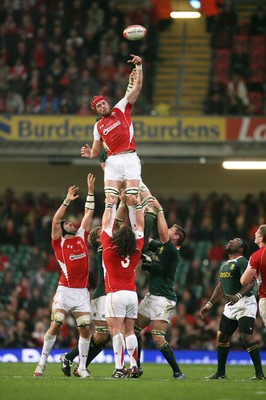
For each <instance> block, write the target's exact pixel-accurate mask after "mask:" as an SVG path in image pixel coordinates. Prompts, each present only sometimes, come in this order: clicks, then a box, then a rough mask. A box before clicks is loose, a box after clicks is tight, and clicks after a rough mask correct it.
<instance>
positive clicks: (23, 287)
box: [16, 276, 30, 308]
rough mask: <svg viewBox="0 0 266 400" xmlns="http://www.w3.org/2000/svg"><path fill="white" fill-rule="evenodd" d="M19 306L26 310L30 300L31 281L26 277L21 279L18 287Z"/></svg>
mask: <svg viewBox="0 0 266 400" xmlns="http://www.w3.org/2000/svg"><path fill="white" fill-rule="evenodd" d="M16 292H17V299H18V305H19V307H20V308H25V307H26V305H27V301H28V299H29V296H30V293H29V279H28V278H27V277H26V276H23V277H22V278H21V281H20V283H19V284H18V285H17V286H16Z"/></svg>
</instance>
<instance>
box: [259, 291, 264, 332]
mask: <svg viewBox="0 0 266 400" xmlns="http://www.w3.org/2000/svg"><path fill="white" fill-rule="evenodd" d="M259 312H260V316H261V319H262V321H263V323H264V325H265V326H266V298H265V297H263V298H261V299H260V300H259Z"/></svg>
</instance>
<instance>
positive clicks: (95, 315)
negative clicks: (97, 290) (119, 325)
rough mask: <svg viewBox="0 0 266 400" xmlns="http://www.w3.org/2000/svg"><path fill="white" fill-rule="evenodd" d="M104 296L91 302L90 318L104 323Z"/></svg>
mask: <svg viewBox="0 0 266 400" xmlns="http://www.w3.org/2000/svg"><path fill="white" fill-rule="evenodd" d="M105 303H106V296H100V297H97V299H93V300H92V301H91V317H92V319H93V320H95V321H106V317H105Z"/></svg>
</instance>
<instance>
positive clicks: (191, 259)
mask: <svg viewBox="0 0 266 400" xmlns="http://www.w3.org/2000/svg"><path fill="white" fill-rule="evenodd" d="M83 200H84V199H80V200H76V202H75V205H74V204H73V207H72V213H73V215H72V217H74V218H76V219H77V221H78V220H79V219H80V215H82V211H83V205H84V201H83ZM61 201H62V199H58V198H52V197H49V196H48V195H47V194H46V193H42V194H40V195H39V196H36V195H33V194H31V193H25V194H24V195H21V196H19V195H16V193H15V192H14V191H13V190H11V189H7V190H6V191H5V193H3V194H2V195H1V196H0V237H1V246H0V300H1V306H0V347H16V348H22V347H33V348H39V347H41V346H42V341H43V336H44V333H45V332H46V330H47V327H48V325H49V322H50V309H49V305H50V304H51V300H52V297H53V294H54V290H55V289H56V284H57V279H58V274H59V270H60V269H59V267H58V265H57V262H56V260H55V258H54V255H53V251H52V248H51V244H50V234H51V218H52V215H53V214H54V212H55V210H56V209H57V207H58V204H60V202H61ZM160 201H161V204H162V205H163V207H164V210H165V215H166V218H167V221H168V223H169V224H170V225H171V224H172V223H173V222H178V223H180V224H181V225H182V226H184V228H185V229H186V232H187V234H188V238H187V241H186V243H185V244H184V245H183V246H182V247H181V257H182V261H181V264H180V266H179V268H180V269H181V271H179V273H178V276H177V278H176V293H177V295H178V302H177V307H176V314H175V316H174V317H173V319H172V322H171V327H172V329H171V330H170V331H169V337H168V340H169V341H170V342H171V345H172V346H173V348H174V349H184V348H186V349H187V348H189V349H214V348H215V340H216V332H217V330H218V324H219V320H220V317H221V312H222V309H223V308H222V304H218V305H217V306H216V307H214V308H213V309H212V314H211V316H210V318H209V319H207V322H204V321H202V320H201V318H200V316H199V310H200V308H201V306H202V305H204V304H205V303H206V301H207V299H208V298H209V296H210V293H211V292H212V290H213V288H214V287H215V285H216V284H217V279H218V271H219V266H220V263H221V261H222V260H225V259H226V257H227V256H226V252H225V244H226V243H227V242H228V240H230V239H232V238H234V237H242V238H244V239H246V240H247V241H248V243H249V245H250V246H249V253H248V254H247V256H249V255H250V254H251V253H252V252H253V251H255V250H256V245H255V244H254V233H255V231H256V229H257V227H258V226H259V225H261V224H263V223H265V222H266V193H265V192H261V193H259V194H258V195H256V196H254V195H253V194H247V195H246V196H245V198H243V199H240V200H238V201H235V200H233V199H232V198H231V197H230V195H229V194H222V195H221V194H217V193H210V194H209V195H208V196H206V198H203V197H201V196H200V195H199V194H197V193H193V194H192V195H191V196H190V198H188V199H186V200H182V201H179V200H177V199H160ZM96 204H97V207H96V210H95V216H94V221H93V223H94V224H95V225H99V223H100V218H101V215H102V212H103V208H104V200H103V197H102V196H99V195H97V193H96ZM156 234H157V233H156V231H154V233H153V235H154V237H156ZM199 243H201V244H205V253H204V254H202V253H201V254H198V252H197V244H199ZM11 250H12V251H11ZM19 258H20V260H18V259H19ZM185 265H186V266H187V267H188V269H187V270H185V269H184V268H185ZM182 269H183V271H182ZM96 271H97V268H96V262H95V253H94V252H93V250H92V249H90V282H91V290H93V289H94V288H95V286H96V285H97V273H96ZM182 273H183V274H184V276H183V278H182V279H183V284H181V280H180V274H181V275H182ZM48 278H49V279H48ZM136 281H137V287H138V295H139V299H142V298H143V296H144V295H145V293H146V292H147V282H148V275H147V273H146V272H144V271H142V270H141V269H139V270H138V273H137V277H136ZM255 337H256V340H257V341H258V343H259V344H260V345H261V346H262V347H264V346H265V343H266V340H265V339H266V330H265V328H264V327H263V324H262V323H261V320H260V318H258V319H257V321H256V329H255ZM76 340H77V330H76V327H75V323H74V320H73V319H72V317H69V318H67V320H66V323H65V324H64V327H63V329H62V331H61V333H60V335H59V337H58V340H57V342H56V346H58V347H64V346H66V347H71V346H74V345H75V344H76ZM143 342H144V348H153V342H152V340H151V334H150V332H149V328H147V329H146V330H145V331H144V333H143ZM232 345H233V346H234V347H235V348H241V344H240V342H239V337H238V335H236V336H234V337H233V344H232Z"/></svg>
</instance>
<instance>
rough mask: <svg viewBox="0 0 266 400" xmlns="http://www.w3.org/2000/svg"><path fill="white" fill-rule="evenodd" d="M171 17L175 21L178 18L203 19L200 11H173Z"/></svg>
mask: <svg viewBox="0 0 266 400" xmlns="http://www.w3.org/2000/svg"><path fill="white" fill-rule="evenodd" d="M170 17H171V18H173V19H176V18H187V19H189V18H194V19H195V18H200V17H201V13H199V12H198V11H172V12H171V14H170Z"/></svg>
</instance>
